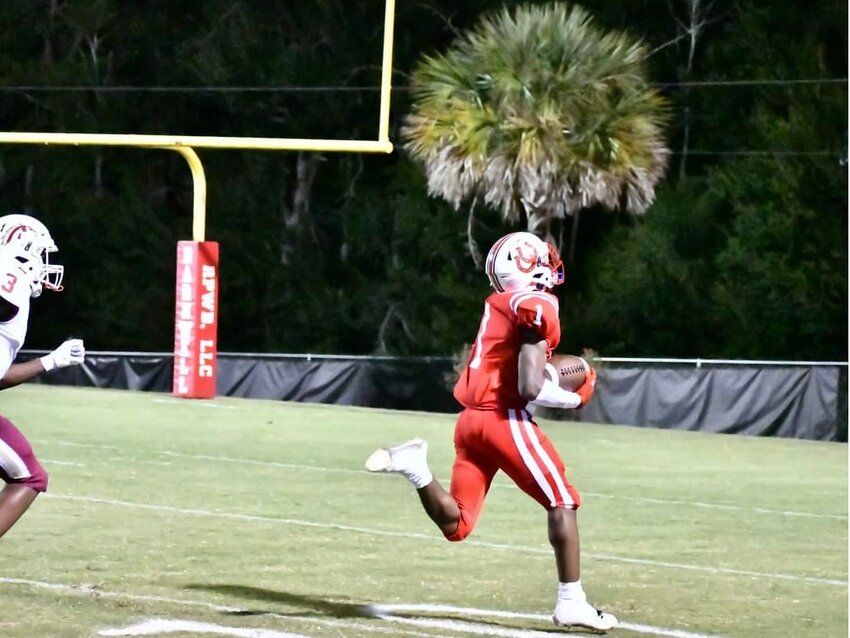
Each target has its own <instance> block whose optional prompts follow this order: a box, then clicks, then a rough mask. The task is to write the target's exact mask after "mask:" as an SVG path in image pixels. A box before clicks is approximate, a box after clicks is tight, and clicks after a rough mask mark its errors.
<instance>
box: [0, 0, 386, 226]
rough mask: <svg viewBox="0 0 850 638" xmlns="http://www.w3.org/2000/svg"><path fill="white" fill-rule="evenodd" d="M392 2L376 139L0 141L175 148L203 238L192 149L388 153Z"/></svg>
mask: <svg viewBox="0 0 850 638" xmlns="http://www.w3.org/2000/svg"><path fill="white" fill-rule="evenodd" d="M394 23H395V0H386V3H385V10H384V42H383V53H382V59H381V102H380V111H379V115H378V139H377V140H328V139H309V138H304V139H298V138H277V137H216V136H202V135H137V134H120V133H119V134H109V133H39V132H20V133H19V132H2V131H0V143H2V144H44V145H51V144H55V145H65V146H129V147H137V148H156V149H166V150H171V151H177V152H178V153H180V154H181V155H182V156H183V158H184V159H185V160H186V162H187V163H188V164H189V169H190V170H191V171H192V181H193V205H192V239H193V240H194V241H204V239H205V234H206V200H207V182H206V176H205V175H204V167H203V164H201V160H200V158H199V157H198V154H197V153H196V152H195V151H194V149H195V148H218V149H243V150H244V149H249V150H259V151H318V152H342V153H391V152H392V151H393V145H392V142H390V139H389V128H390V126H389V120H390V92H391V86H392V57H393V25H394Z"/></svg>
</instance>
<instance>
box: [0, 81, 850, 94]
mask: <svg viewBox="0 0 850 638" xmlns="http://www.w3.org/2000/svg"><path fill="white" fill-rule="evenodd" d="M814 84H847V78H799V79H787V80H785V79H764V80H693V81H687V82H655V83H653V84H652V86H656V87H662V88H669V87H679V86H681V87H717V86H727V87H735V86H737V87H744V86H785V85H814ZM380 90H381V87H380V86H131V85H125V86H117V85H116V86H103V85H88V86H86V85H79V86H67V85H65V86H61V85H18V86H0V92H3V93H13V92H25V91H28V92H74V91H95V92H98V93H130V92H133V93H329V92H340V93H355V92H370V91H374V92H377V91H380ZM393 90H395V91H409V90H411V87H410V86H394V87H393Z"/></svg>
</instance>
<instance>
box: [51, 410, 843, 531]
mask: <svg viewBox="0 0 850 638" xmlns="http://www.w3.org/2000/svg"><path fill="white" fill-rule="evenodd" d="M175 401H177V399H175ZM35 442H37V443H44V444H46V445H59V446H64V447H79V448H88V449H97V450H111V451H116V452H121V450H120V449H119V448H117V447H115V446H110V445H99V444H88V443H73V442H71V441H58V440H52V439H43V440H35ZM148 452H150V453H151V454H162V455H163V456H172V457H175V458H182V459H192V460H196V461H213V462H216V463H236V464H239V465H258V466H265V467H279V468H281V469H287V470H305V471H308V472H327V473H335V474H363V473H364V471H363V470H355V469H349V468H340V467H324V466H321V465H307V464H303V463H281V462H277V461H260V460H256V459H240V458H234V457H229V456H218V455H211V454H185V453H183V452H175V451H173V450H148ZM135 462H137V463H148V464H154V463H158V462H157V461H141V460H135ZM493 487H496V488H501V489H517V488H516V486H514V485H511V484H509V483H495V484H494V485H493ZM581 494H582V496H593V497H598V498H608V499H620V500H626V501H634V502H638V503H656V504H660V505H684V506H688V507H699V508H702V509H720V510H728V511H738V512H748V513H755V514H772V515H779V516H797V517H803V518H824V519H833V520H842V521H846V520H847V516H846V515H843V514H816V513H814V512H797V511H791V510H774V509H768V508H763V507H743V506H741V505H729V504H725V503H705V502H702V501H681V500H672V499H661V498H650V497H643V496H625V495H620V494H606V493H600V492H585V491H583V490H582V491H581Z"/></svg>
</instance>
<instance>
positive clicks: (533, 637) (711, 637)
mask: <svg viewBox="0 0 850 638" xmlns="http://www.w3.org/2000/svg"><path fill="white" fill-rule="evenodd" d="M369 610H370V611H371V612H373V613H374V614H375V616H376V617H378V618H383V619H385V620H390V621H394V622H399V621H408V620H416V621H417V623H421V622H423V621H426V620H427V621H431V620H432V619H430V618H427V619H426V618H420V617H417V618H415V619H410V618H403V617H399V616H397V615H396V614H397V613H402V614H404V613H423V612H424V613H431V614H447V613H448V614H458V615H464V616H476V617H479V618H504V619H508V620H534V621H539V622H544V623H551V622H552V615H551V614H532V613H523V612H515V611H502V610H499V609H478V608H475V607H455V606H453V605H431V604H405V603H400V604H386V605H370V606H369ZM450 622H458V621H450ZM461 622H462V623H463V624H473V625H474V626H477V627H482V628H483V629H484V631H483V632H481V633H482V635H486V636H502V637H503V638H513V637H514V636H518V637H522V638H537V637H538V636H539V637H540V638H544V637H545V638H552V632H551V631H535V630H531V629H521V630H516V629H514V630H512V629H510V628H498V627H494V626H493V625H485V624H479V623H469V622H468V621H461ZM443 628H449V627H448V626H443ZM617 629H627V630H629V631H634V632H636V633H641V634H653V635H655V636H667V637H668V638H723V637H722V636H718V635H715V634H702V633H695V632H691V631H684V630H682V629H667V628H665V627H653V626H652V625H642V624H636V623H628V622H620V623H619V624H618V625H617ZM462 631H468V630H462ZM512 631H516V632H522V633H516V634H515V633H508V632H512ZM469 633H479V632H477V631H470V632H469ZM571 635H572V632H571Z"/></svg>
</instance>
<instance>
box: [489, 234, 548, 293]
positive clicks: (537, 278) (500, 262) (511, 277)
mask: <svg viewBox="0 0 850 638" xmlns="http://www.w3.org/2000/svg"><path fill="white" fill-rule="evenodd" d="M485 270H486V272H487V276H488V277H489V278H490V285H491V286H493V288H494V289H495V290H496V291H497V292H516V291H520V290H549V289H550V288H554V287H555V286H557V285H559V284H562V283H564V266H563V264H562V263H561V259H560V258H559V257H558V253H557V251H556V250H555V247H554V246H552V244H549V243H547V242H545V241H543V240H542V239H540V238H539V237H537V235H534V234H532V233H510V234H508V235H505V236H504V237H502V238H501V239H499V240H498V241H497V242H496V243H495V244H493V247H492V248H491V249H490V252H489V253H487V262H486V264H485Z"/></svg>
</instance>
